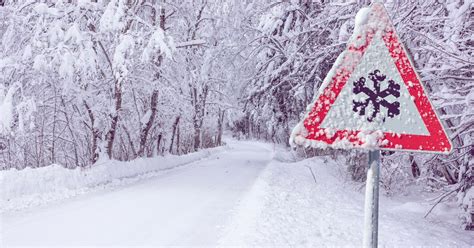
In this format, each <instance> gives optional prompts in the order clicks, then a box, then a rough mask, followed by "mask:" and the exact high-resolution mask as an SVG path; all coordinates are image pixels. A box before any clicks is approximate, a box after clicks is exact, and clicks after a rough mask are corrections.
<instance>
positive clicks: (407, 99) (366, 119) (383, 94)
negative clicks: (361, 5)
mask: <svg viewBox="0 0 474 248" xmlns="http://www.w3.org/2000/svg"><path fill="white" fill-rule="evenodd" d="M374 71H379V73H378V74H379V75H380V76H383V77H385V79H384V80H375V81H373V80H371V79H370V75H371V74H373V73H374ZM361 78H364V79H365V83H364V86H363V90H364V91H367V92H364V91H362V92H360V93H359V94H355V93H354V88H355V87H354V84H356V83H357V82H358V81H359V80H360V79H361ZM389 82H392V88H393V90H390V85H389V84H390V83H389ZM393 86H395V87H393ZM367 100H368V101H367ZM354 102H360V103H361V104H362V105H355V104H354ZM384 103H386V104H384ZM377 104H378V105H379V106H378V110H377V109H375V107H374V105H375V106H376V105H377ZM384 105H387V106H388V107H387V106H384ZM355 106H358V107H357V108H354V107H355ZM390 107H391V108H393V109H394V110H393V111H392V112H391V113H390V114H389V111H390ZM361 112H363V114H361ZM321 127H322V128H332V129H336V130H343V129H350V130H368V131H377V130H380V131H383V132H390V133H409V134H419V135H429V132H428V129H427V128H426V126H425V124H424V122H423V120H422V119H421V117H420V113H419V112H418V109H417V108H416V106H415V103H414V101H413V99H412V97H411V96H410V93H409V92H408V89H407V87H406V85H405V84H404V83H403V79H402V78H401V76H400V73H399V72H398V69H397V67H396V65H395V63H393V60H392V58H391V57H390V54H389V52H388V49H387V47H386V46H385V44H384V43H383V40H382V37H381V32H378V33H377V34H376V35H375V37H374V39H373V40H372V42H371V43H370V45H369V47H368V48H367V50H366V51H365V53H364V55H363V57H362V60H361V61H360V63H359V64H358V65H357V67H356V68H355V70H354V71H353V72H352V74H351V76H350V78H349V80H348V81H347V83H346V84H345V86H344V88H343V89H342V91H341V93H339V96H338V97H337V99H336V101H335V102H334V104H333V105H332V106H331V108H330V110H329V112H328V113H327V115H326V118H325V119H324V121H323V122H322V124H321Z"/></svg>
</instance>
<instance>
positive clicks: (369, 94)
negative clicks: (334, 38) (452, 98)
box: [291, 3, 452, 153]
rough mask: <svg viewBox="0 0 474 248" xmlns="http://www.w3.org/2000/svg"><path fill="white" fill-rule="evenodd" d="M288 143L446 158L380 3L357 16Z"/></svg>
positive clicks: (435, 121)
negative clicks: (434, 154)
mask: <svg viewBox="0 0 474 248" xmlns="http://www.w3.org/2000/svg"><path fill="white" fill-rule="evenodd" d="M308 109H310V111H309V112H308V113H307V114H306V116H305V118H304V119H303V121H302V122H301V123H300V124H299V125H298V126H297V127H296V128H295V129H294V130H293V133H292V138H291V139H292V141H291V142H292V143H296V144H300V145H306V146H313V147H320V148H324V147H327V146H330V147H333V148H354V147H362V148H369V149H386V150H410V151H428V152H442V153H449V152H450V151H451V149H452V145H451V142H450V140H449V139H448V137H447V135H446V132H445V131H444V129H443V127H442V125H441V122H440V121H439V118H438V117H437V115H436V113H435V111H434V110H433V107H432V105H431V103H430V101H429V99H428V97H427V95H426V93H425V91H424V88H423V85H422V84H421V82H420V79H419V76H418V75H417V73H416V72H415V69H414V67H413V63H412V62H411V61H410V59H409V58H408V56H407V53H406V51H405V48H404V47H403V45H402V44H401V43H400V41H399V39H398V37H397V35H396V33H395V29H394V27H393V25H392V24H391V22H390V18H389V16H388V14H387V12H386V10H385V8H384V7H383V5H382V4H380V3H374V4H372V5H371V6H370V7H368V8H365V9H362V10H361V11H359V13H358V14H357V17H356V28H355V30H354V34H353V35H352V37H351V39H350V40H349V42H348V46H347V48H346V50H345V51H344V52H343V53H341V54H340V55H339V57H338V58H337V60H336V62H335V63H334V65H333V67H332V69H331V70H330V71H329V73H328V75H327V76H326V78H325V79H324V82H323V85H322V86H321V88H320V90H319V92H318V94H317V95H316V97H315V101H314V102H313V103H312V104H311V105H310V106H308Z"/></svg>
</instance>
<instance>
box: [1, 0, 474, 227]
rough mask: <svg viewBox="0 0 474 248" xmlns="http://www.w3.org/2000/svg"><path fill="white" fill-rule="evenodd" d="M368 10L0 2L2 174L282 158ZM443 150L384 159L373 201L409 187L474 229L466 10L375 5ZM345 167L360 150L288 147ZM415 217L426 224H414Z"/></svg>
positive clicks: (470, 27) (82, 0) (252, 0)
mask: <svg viewBox="0 0 474 248" xmlns="http://www.w3.org/2000/svg"><path fill="white" fill-rule="evenodd" d="M367 2H368V1H342V0H329V1H326V0H282V1H270V0H243V1H237V0H235V1H234V0H224V1H213V0H184V1H171V0H57V1H54V0H25V1H23V0H3V1H0V41H1V44H0V116H1V118H0V170H11V169H18V170H20V169H24V168H40V167H47V166H51V165H61V166H63V167H65V168H68V169H74V168H78V167H79V168H84V169H87V168H92V167H94V166H95V164H97V162H98V161H102V160H119V161H132V160H135V159H137V158H143V157H157V156H167V155H170V154H172V155H184V154H188V153H192V152H195V151H199V150H202V149H205V148H212V147H218V146H221V145H224V143H225V142H224V137H225V136H232V137H234V138H235V139H242V140H245V139H249V140H250V139H256V140H264V141H266V142H270V143H275V144H281V145H285V146H288V147H290V143H289V138H290V134H291V131H292V129H293V127H294V126H295V125H296V124H297V123H298V122H299V121H300V120H301V118H302V117H303V115H304V113H305V112H306V107H307V106H308V104H310V103H311V102H312V101H313V97H314V95H315V92H317V90H318V89H319V87H320V86H321V84H322V82H323V79H324V78H325V76H326V74H327V73H328V71H329V70H330V68H331V66H332V64H333V63H334V61H335V60H336V58H337V56H338V55H339V54H340V53H341V52H342V51H343V50H344V49H345V46H346V43H347V40H348V39H349V37H350V35H351V34H352V32H353V30H354V17H355V14H356V13H357V11H358V10H359V9H360V8H361V7H363V6H365V5H367ZM383 2H384V5H385V7H386V8H387V10H388V12H389V13H390V15H391V18H392V22H393V24H394V25H395V28H396V29H397V32H398V36H399V37H400V39H401V40H402V42H403V43H404V45H405V47H406V49H407V52H408V54H409V56H410V57H411V58H412V60H413V61H414V63H415V67H416V69H417V72H418V73H419V76H420V77H421V80H422V82H423V84H424V86H425V89H426V90H427V91H428V95H429V97H430V99H431V101H432V102H433V105H434V106H435V108H436V111H437V113H438V115H439V117H440V119H441V121H442V122H443V125H444V127H445V128H446V129H447V132H448V135H449V138H450V139H451V140H452V143H453V146H454V149H453V152H452V153H451V154H449V155H440V154H430V153H409V152H392V151H390V152H389V151H385V152H383V153H382V166H381V170H382V172H381V173H382V177H381V180H382V181H381V187H382V188H383V189H384V192H385V194H387V195H400V194H404V193H405V190H406V189H405V188H406V187H405V186H407V185H417V186H419V188H421V189H422V190H426V191H430V192H436V193H437V195H438V197H436V198H435V199H432V203H433V205H436V204H437V203H440V202H446V201H451V202H455V204H456V206H458V210H459V213H460V221H459V223H460V226H462V228H468V227H469V226H470V225H471V226H472V222H473V219H472V214H471V212H470V211H473V210H472V209H473V201H474V190H473V189H472V185H473V184H474V162H473V156H474V59H473V58H474V4H473V2H472V1H467V0H449V1H437V0H420V1H393V0H387V1H383ZM291 149H293V152H294V153H295V154H296V156H299V157H300V158H307V157H313V156H319V155H323V154H324V155H328V154H329V155H331V156H332V157H334V158H335V159H336V158H337V159H339V160H342V161H344V163H343V164H344V165H341V166H343V168H344V169H345V170H346V171H347V173H348V174H349V175H350V177H351V178H352V180H354V181H357V182H363V181H364V180H365V171H366V167H367V165H366V164H367V162H366V161H367V159H368V158H367V154H366V152H364V151H362V150H352V151H345V150H337V149H326V150H322V149H314V148H291ZM428 214H429V213H428Z"/></svg>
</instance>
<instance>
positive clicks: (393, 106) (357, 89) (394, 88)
mask: <svg viewBox="0 0 474 248" xmlns="http://www.w3.org/2000/svg"><path fill="white" fill-rule="evenodd" d="M369 79H370V80H371V81H372V82H373V86H374V87H373V88H374V90H372V89H370V88H369V87H367V86H366V85H365V82H366V79H365V77H361V78H359V80H357V81H355V82H354V88H353V90H352V92H354V94H356V95H358V94H360V93H364V94H365V95H366V96H367V98H366V99H365V100H363V101H355V100H353V101H352V103H353V107H352V111H354V112H357V113H359V115H365V114H366V109H367V107H368V106H369V105H370V104H372V106H373V111H372V113H371V114H370V115H369V116H367V120H368V121H369V122H372V121H373V120H374V119H375V117H377V115H378V114H379V113H380V106H383V107H385V108H387V109H388V113H387V115H388V117H390V118H393V117H395V116H397V115H399V114H400V103H399V102H392V103H390V102H388V101H387V100H386V99H385V98H386V97H387V96H390V95H391V96H394V97H396V98H398V97H400V85H399V84H397V83H395V82H394V81H393V80H391V79H390V80H388V87H387V88H386V89H385V90H382V91H381V90H380V83H381V82H383V81H384V80H385V79H386V76H385V75H383V74H381V73H380V71H379V70H374V71H373V72H371V73H369ZM383 121H385V118H383Z"/></svg>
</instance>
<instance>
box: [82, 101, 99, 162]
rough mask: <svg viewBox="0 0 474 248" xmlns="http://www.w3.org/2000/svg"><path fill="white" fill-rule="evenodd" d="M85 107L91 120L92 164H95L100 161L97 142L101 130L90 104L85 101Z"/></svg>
mask: <svg viewBox="0 0 474 248" xmlns="http://www.w3.org/2000/svg"><path fill="white" fill-rule="evenodd" d="M83 103H84V106H85V108H86V110H87V114H88V115H89V120H90V123H91V124H90V126H89V128H90V130H91V133H92V147H91V151H90V152H91V158H90V162H91V164H95V162H97V160H99V151H98V150H97V140H98V139H99V130H98V129H97V128H96V127H95V117H94V113H93V112H92V109H91V108H90V106H89V104H87V102H86V101H83Z"/></svg>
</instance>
